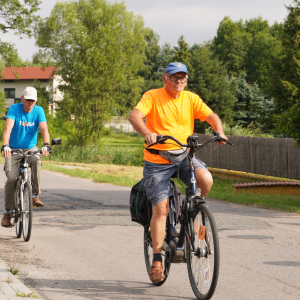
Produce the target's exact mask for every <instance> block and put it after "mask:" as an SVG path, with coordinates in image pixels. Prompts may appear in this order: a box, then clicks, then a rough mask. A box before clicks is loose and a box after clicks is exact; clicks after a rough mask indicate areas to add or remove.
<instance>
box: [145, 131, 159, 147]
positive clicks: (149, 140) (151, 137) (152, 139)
mask: <svg viewBox="0 0 300 300" xmlns="http://www.w3.org/2000/svg"><path fill="white" fill-rule="evenodd" d="M156 139H157V134H156V133H154V132H151V133H150V134H146V135H145V142H146V144H147V145H150V144H155V143H156Z"/></svg>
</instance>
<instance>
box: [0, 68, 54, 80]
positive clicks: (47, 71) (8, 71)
mask: <svg viewBox="0 0 300 300" xmlns="http://www.w3.org/2000/svg"><path fill="white" fill-rule="evenodd" d="M56 70H57V68H55V67H45V68H42V67H21V68H17V67H5V68H4V69H3V71H2V78H1V80H22V79H50V78H52V77H53V75H54V74H55V72H56Z"/></svg>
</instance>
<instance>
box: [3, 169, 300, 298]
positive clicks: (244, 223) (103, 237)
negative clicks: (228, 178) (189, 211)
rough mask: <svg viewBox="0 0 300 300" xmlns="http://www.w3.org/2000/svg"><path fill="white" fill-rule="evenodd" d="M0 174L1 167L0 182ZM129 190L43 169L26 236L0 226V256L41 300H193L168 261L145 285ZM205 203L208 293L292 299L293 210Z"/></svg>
mask: <svg viewBox="0 0 300 300" xmlns="http://www.w3.org/2000/svg"><path fill="white" fill-rule="evenodd" d="M4 179H5V178H4V173H3V172H0V187H3V185H4ZM129 191H130V189H129V188H125V187H117V186H113V185H108V184H99V183H93V182H92V181H90V180H86V179H79V178H72V177H68V176H65V175H61V174H58V173H52V172H50V171H43V184H42V196H41V198H42V200H43V201H44V202H45V205H46V207H45V208H44V209H37V208H36V209H34V221H33V232H32V238H31V240H30V241H29V242H28V243H25V242H23V240H22V239H16V238H14V229H5V228H0V260H1V261H5V263H6V264H7V265H8V266H12V267H15V266H17V267H18V268H19V269H20V277H19V278H20V279H22V280H23V281H25V282H26V284H27V286H28V287H29V288H30V289H31V290H32V291H34V292H35V294H38V295H39V296H40V297H41V298H43V299H47V300H50V299H52V300H54V299H55V300H67V299H69V300H86V299H161V300H166V299H168V300H173V299H195V298H194V295H193V292H192V290H191V287H190V284H189V280H188V275H187V270H186V265H185V264H173V265H172V266H171V273H170V276H169V278H168V280H167V281H166V283H165V284H164V285H163V286H161V287H155V286H153V285H152V284H151V283H150V281H149V279H148V278H147V274H146V269H145V265H144V258H143V244H142V235H143V229H142V227H141V226H139V225H135V224H134V223H132V222H131V221H130V215H129V210H128V199H129ZM0 197H1V199H3V188H1V189H0ZM208 202H209V206H210V208H211V210H212V211H213V212H214V215H215V218H216V221H217V224H218V228H219V237H220V247H221V270H220V277H219V282H218V286H217V290H216V293H215V295H214V297H213V299H214V300H228V299H230V300H235V299H236V300H241V299H242V300H250V299H251V300H252V299H253V300H254V299H255V300H262V299H265V300H276V299H281V300H282V299H284V300H296V299H297V300H299V299H300V281H299V275H300V251H299V250H300V216H299V215H295V214H288V213H281V212H276V211H272V210H265V209H258V208H252V207H249V206H241V205H234V204H229V203H224V202H219V201H214V200H209V201H208ZM0 209H1V210H2V209H3V203H1V204H0Z"/></svg>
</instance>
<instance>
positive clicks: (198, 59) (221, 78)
mask: <svg viewBox="0 0 300 300" xmlns="http://www.w3.org/2000/svg"><path fill="white" fill-rule="evenodd" d="M190 63H191V65H192V68H191V70H192V71H191V72H189V73H190V76H189V81H188V86H187V87H188V89H189V90H191V91H193V92H194V93H196V94H198V95H199V96H200V97H201V98H202V99H203V101H204V102H205V103H206V104H207V105H208V106H209V107H210V108H212V110H213V111H214V112H216V113H217V114H218V115H219V116H220V118H221V119H222V121H223V122H225V123H226V124H227V125H231V124H232V121H233V107H234V103H235V101H236V98H235V86H234V84H232V82H230V81H229V80H228V75H227V71H226V68H225V67H224V66H223V65H222V64H221V63H220V62H219V61H218V59H217V58H215V57H214V55H213V54H212V52H211V51H210V50H209V47H208V45H204V46H202V45H194V46H193V47H192V50H191V58H190ZM205 126H206V123H200V122H198V121H197V122H196V127H195V128H196V129H195V130H197V132H199V133H204V132H205Z"/></svg>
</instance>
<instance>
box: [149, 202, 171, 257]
mask: <svg viewBox="0 0 300 300" xmlns="http://www.w3.org/2000/svg"><path fill="white" fill-rule="evenodd" d="M168 213H169V198H167V199H165V200H163V201H161V202H159V203H158V204H156V205H155V206H154V207H152V218H151V222H150V232H151V237H152V245H153V253H154V254H155V253H161V247H162V244H163V242H164V238H165V232H166V219H167V216H168Z"/></svg>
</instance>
